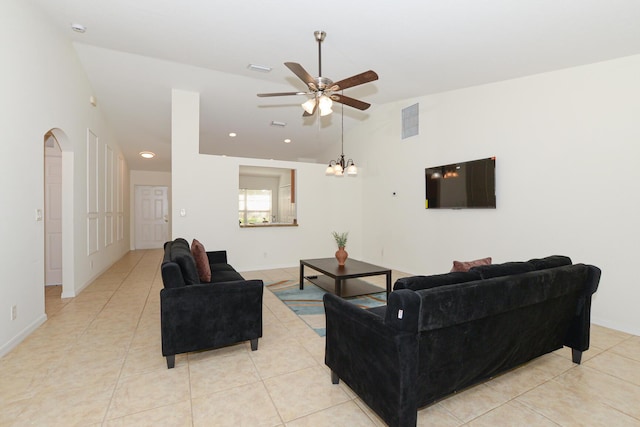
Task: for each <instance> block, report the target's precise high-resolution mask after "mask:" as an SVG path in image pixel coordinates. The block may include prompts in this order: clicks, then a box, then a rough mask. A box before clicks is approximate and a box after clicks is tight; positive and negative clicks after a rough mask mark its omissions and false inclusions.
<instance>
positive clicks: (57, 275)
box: [44, 143, 62, 286]
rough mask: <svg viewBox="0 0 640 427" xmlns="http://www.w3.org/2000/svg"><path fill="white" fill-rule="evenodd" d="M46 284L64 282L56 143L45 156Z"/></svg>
mask: <svg viewBox="0 0 640 427" xmlns="http://www.w3.org/2000/svg"><path fill="white" fill-rule="evenodd" d="M44 230H45V232H44V236H45V237H44V238H45V241H44V243H45V269H44V283H45V285H47V286H49V285H59V284H61V283H62V152H61V151H60V149H59V148H58V147H57V144H56V143H53V144H50V146H46V147H45V157H44Z"/></svg>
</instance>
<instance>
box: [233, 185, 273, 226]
mask: <svg viewBox="0 0 640 427" xmlns="http://www.w3.org/2000/svg"><path fill="white" fill-rule="evenodd" d="M238 202H239V204H238V208H239V209H238V210H239V220H240V225H247V224H268V223H270V222H273V220H274V218H273V215H272V206H273V203H272V199H271V190H251V189H248V188H241V189H240V191H239V194H238Z"/></svg>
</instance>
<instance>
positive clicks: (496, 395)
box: [439, 384, 510, 422]
mask: <svg viewBox="0 0 640 427" xmlns="http://www.w3.org/2000/svg"><path fill="white" fill-rule="evenodd" d="M509 399H510V397H509V393H508V391H507V390H499V389H492V388H490V387H489V386H487V385H486V384H478V385H476V386H474V387H471V388H469V389H467V390H465V391H462V392H460V393H457V394H454V395H451V396H449V397H447V398H445V399H444V400H442V401H441V402H440V403H439V404H440V406H441V407H442V408H443V409H445V410H446V411H448V412H449V413H451V414H452V415H453V416H454V417H456V418H457V419H459V420H462V421H464V422H469V421H471V420H472V419H474V418H477V417H479V416H480V415H482V414H484V413H486V412H488V411H490V410H492V409H495V408H497V407H498V406H500V405H502V404H504V403H506V402H507V401H508V400H509Z"/></svg>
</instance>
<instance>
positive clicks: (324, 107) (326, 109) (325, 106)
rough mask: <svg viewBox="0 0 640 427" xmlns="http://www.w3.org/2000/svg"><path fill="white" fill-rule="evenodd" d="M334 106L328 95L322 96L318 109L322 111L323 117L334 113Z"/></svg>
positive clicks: (319, 99)
mask: <svg viewBox="0 0 640 427" xmlns="http://www.w3.org/2000/svg"><path fill="white" fill-rule="evenodd" d="M332 106H333V101H332V100H331V98H329V97H328V96H326V95H320V97H319V98H318V108H319V109H320V115H321V116H327V115H329V114H331V113H333V110H332V109H331V107H332Z"/></svg>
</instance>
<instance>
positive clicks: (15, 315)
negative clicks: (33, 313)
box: [11, 305, 18, 320]
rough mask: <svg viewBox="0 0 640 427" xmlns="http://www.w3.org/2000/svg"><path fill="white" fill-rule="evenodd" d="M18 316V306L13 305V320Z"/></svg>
mask: <svg viewBox="0 0 640 427" xmlns="http://www.w3.org/2000/svg"><path fill="white" fill-rule="evenodd" d="M17 318H18V306H17V305H12V306H11V320H16V319H17Z"/></svg>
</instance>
